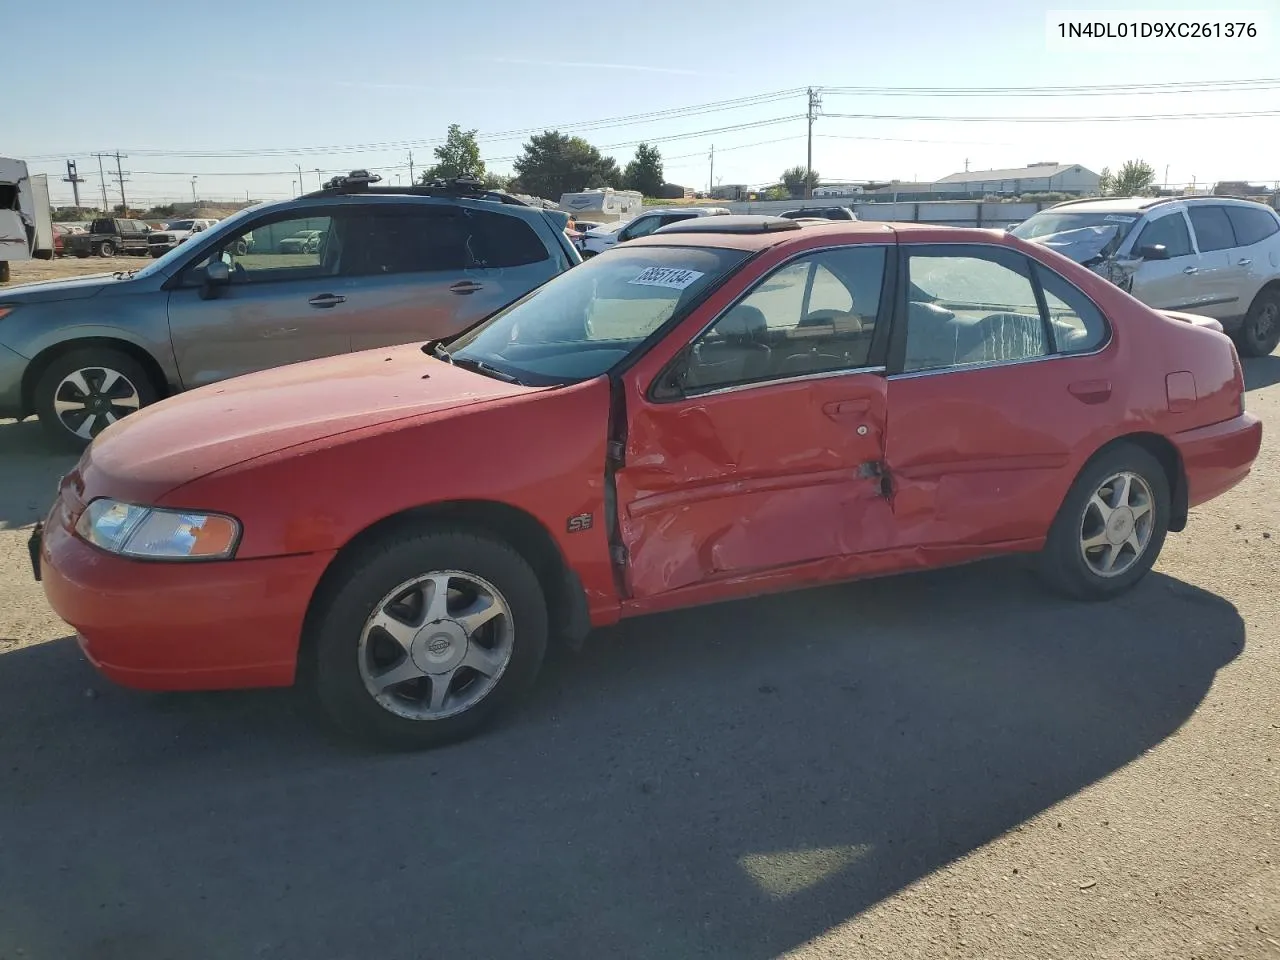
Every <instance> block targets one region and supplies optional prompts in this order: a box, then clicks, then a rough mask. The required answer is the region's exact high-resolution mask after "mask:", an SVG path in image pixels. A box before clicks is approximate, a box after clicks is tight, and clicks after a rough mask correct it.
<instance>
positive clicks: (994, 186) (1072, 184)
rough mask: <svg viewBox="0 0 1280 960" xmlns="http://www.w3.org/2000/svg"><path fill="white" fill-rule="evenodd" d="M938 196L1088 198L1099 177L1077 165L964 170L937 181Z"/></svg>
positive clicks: (1095, 187) (1055, 163)
mask: <svg viewBox="0 0 1280 960" xmlns="http://www.w3.org/2000/svg"><path fill="white" fill-rule="evenodd" d="M935 189H936V190H937V191H938V192H940V193H945V192H955V193H978V194H988V193H993V194H996V195H998V196H1016V195H1018V194H1021V193H1074V194H1080V195H1085V194H1091V193H1097V192H1098V191H1099V186H1098V175H1097V174H1096V173H1094V172H1093V171H1092V170H1089V169H1086V168H1085V167H1082V166H1080V165H1079V164H1078V163H1058V162H1056V161H1049V162H1042V163H1033V164H1031V165H1030V166H1027V167H1015V168H1012V169H1009V170H966V171H964V172H963V173H953V174H951V175H950V176H947V177H943V178H942V179H941V180H939V181H938V183H937V185H936V187H935Z"/></svg>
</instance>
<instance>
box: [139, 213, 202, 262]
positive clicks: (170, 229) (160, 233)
mask: <svg viewBox="0 0 1280 960" xmlns="http://www.w3.org/2000/svg"><path fill="white" fill-rule="evenodd" d="M217 222H218V221H217V220H170V221H169V223H168V224H167V225H166V226H165V228H164V229H163V230H152V231H151V233H150V234H148V236H147V249H148V250H149V251H150V252H151V256H153V257H163V256H164V255H165V254H166V253H168V252H169V251H170V250H172V249H173V248H174V247H176V246H177V245H178V244H180V243H184V242H186V241H187V240H190V239H191V238H192V237H194V236H195V235H196V234H197V233H204V231H206V230H208V229H209V228H210V227H212V226H213V225H214V224H215V223H217Z"/></svg>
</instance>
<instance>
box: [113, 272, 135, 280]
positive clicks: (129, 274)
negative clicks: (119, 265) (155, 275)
mask: <svg viewBox="0 0 1280 960" xmlns="http://www.w3.org/2000/svg"><path fill="white" fill-rule="evenodd" d="M137 272H138V271H137V270H117V271H116V272H115V273H113V274H112V276H113V277H115V278H116V279H117V280H128V279H129V278H130V277H132V276H133V275H134V274H135V273H137Z"/></svg>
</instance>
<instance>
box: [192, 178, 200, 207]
mask: <svg viewBox="0 0 1280 960" xmlns="http://www.w3.org/2000/svg"><path fill="white" fill-rule="evenodd" d="M199 179H200V178H199V177H192V178H191V202H192V203H199V202H200V201H199V200H198V199H197V198H196V181H197V180H199Z"/></svg>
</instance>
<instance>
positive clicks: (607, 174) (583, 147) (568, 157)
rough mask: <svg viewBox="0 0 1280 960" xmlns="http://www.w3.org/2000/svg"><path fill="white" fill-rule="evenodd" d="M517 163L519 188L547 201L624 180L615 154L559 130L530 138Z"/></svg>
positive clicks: (612, 185) (610, 185)
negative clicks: (605, 152)
mask: <svg viewBox="0 0 1280 960" xmlns="http://www.w3.org/2000/svg"><path fill="white" fill-rule="evenodd" d="M514 166H515V169H516V177H517V179H518V180H519V181H520V189H521V190H523V191H524V192H525V193H529V194H532V195H533V196H535V197H542V198H544V199H546V200H559V199H560V195H561V194H564V193H575V192H577V191H579V190H585V189H588V188H591V187H616V186H617V185H618V183H619V182H620V181H621V179H622V176H621V173H620V172H619V170H618V164H617V162H616V161H614V159H613V158H612V157H605V156H601V154H600V151H599V150H597V149H596V148H595V147H593V146H592V145H591V144H589V143H587V141H585V140H583V139H582V138H581V137H570V136H568V135H566V134H563V133H561V132H560V131H558V130H547V131H545V132H543V133H539V134H537V135H535V136H533V137H530V138H529V142H528V143H526V144H525V145H524V152H523V153H522V154H521V155H520V156H519V157H518V158H516V161H515V163H514Z"/></svg>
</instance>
